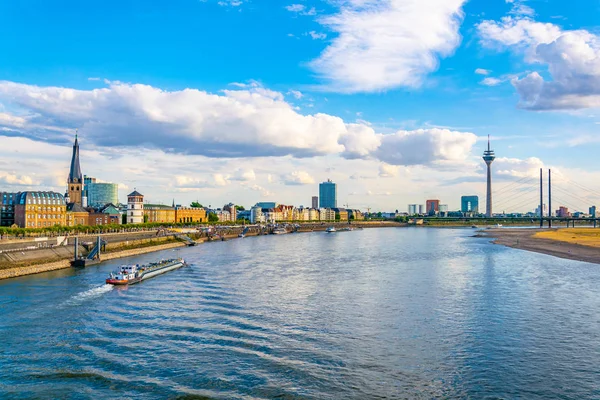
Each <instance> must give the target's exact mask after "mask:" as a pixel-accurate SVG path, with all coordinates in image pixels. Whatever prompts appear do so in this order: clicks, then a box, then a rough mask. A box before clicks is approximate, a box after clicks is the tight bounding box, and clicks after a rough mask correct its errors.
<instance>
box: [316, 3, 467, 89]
mask: <svg viewBox="0 0 600 400" xmlns="http://www.w3.org/2000/svg"><path fill="white" fill-rule="evenodd" d="M464 2H465V0H404V1H399V0H377V1H376V0H348V1H344V2H341V6H340V10H339V12H338V13H336V14H334V15H330V16H327V17H323V18H321V19H319V22H320V23H321V24H322V25H323V26H325V27H327V28H328V29H329V30H331V31H333V32H336V33H337V34H338V35H337V37H336V38H335V39H333V40H332V42H331V44H330V45H329V46H328V47H327V48H326V49H325V50H324V51H323V53H322V54H321V55H320V56H319V57H318V58H317V59H316V60H314V61H313V62H312V63H311V64H310V65H311V67H312V68H313V69H314V70H315V71H316V72H317V73H318V74H319V75H320V76H321V78H323V79H324V80H325V81H326V82H327V88H328V89H330V90H334V91H340V92H348V93H353V92H374V91H381V90H386V89H391V88H397V87H418V86H420V85H421V83H422V82H423V79H424V78H425V76H426V75H427V74H429V73H431V72H433V71H435V70H436V69H437V68H438V64H439V58H441V57H447V56H449V55H451V54H452V53H453V52H454V50H455V49H456V47H457V46H458V45H459V43H460V40H461V37H460V34H459V27H460V24H461V22H462V18H463V11H462V6H463V4H464ZM425 27H426V28H425Z"/></svg>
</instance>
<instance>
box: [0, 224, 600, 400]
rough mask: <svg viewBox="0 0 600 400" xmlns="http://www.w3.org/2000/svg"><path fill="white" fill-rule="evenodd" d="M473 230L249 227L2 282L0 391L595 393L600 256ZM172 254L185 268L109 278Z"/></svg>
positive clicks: (599, 394)
mask: <svg viewBox="0 0 600 400" xmlns="http://www.w3.org/2000/svg"><path fill="white" fill-rule="evenodd" d="M472 234H473V230H470V229H463V230H460V229H456V230H453V229H422V228H387V229H365V230H360V231H353V232H338V233H335V234H326V233H323V232H319V233H303V234H289V235H278V236H269V237H249V238H245V239H241V240H232V241H228V242H218V243H210V244H205V245H201V246H197V247H195V248H186V249H182V250H180V251H172V250H171V251H165V252H161V253H153V254H147V255H144V256H139V257H135V258H132V259H122V260H118V261H112V262H107V263H105V264H101V265H99V266H94V267H90V268H88V269H84V270H71V269H68V270H62V271H55V272H51V273H44V274H39V275H36V276H30V277H22V278H17V279H13V280H6V281H0V398H2V399H5V398H9V399H10V398H61V399H62V398H69V399H70V398H72V399H122V398H136V399H163V398H182V399H205V398H209V399H213V398H216V399H238V398H239V399H274V398H277V399H383V398H387V399H394V398H422V399H430V398H490V399H496V398H504V399H510V398H527V399H555V398H556V399H593V398H595V399H598V398H600V265H594V264H587V263H581V262H575V261H569V260H561V259H557V258H553V257H550V256H545V255H540V254H535V253H528V252H524V251H520V250H514V249H508V248H504V247H501V246H496V245H492V244H489V243H488V240H486V239H479V238H471V237H470V235H472ZM177 254H179V255H181V256H182V257H184V258H186V259H187V260H188V261H189V262H190V263H191V264H192V265H191V267H189V268H182V269H179V270H177V271H173V272H170V273H167V274H165V275H162V276H159V277H156V278H153V279H150V280H147V281H144V282H142V283H140V284H138V285H133V286H131V287H126V288H113V287H111V286H107V285H104V284H103V280H104V278H105V276H106V274H107V273H108V272H109V271H111V270H113V269H114V268H116V267H117V266H118V265H119V264H121V263H142V262H149V261H153V260H156V259H157V258H160V257H163V258H170V257H173V256H175V255H177Z"/></svg>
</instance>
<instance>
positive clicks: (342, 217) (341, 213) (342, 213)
mask: <svg viewBox="0 0 600 400" xmlns="http://www.w3.org/2000/svg"><path fill="white" fill-rule="evenodd" d="M332 210H333V212H335V216H334V218H335V219H336V220H339V221H348V210H346V209H345V208H338V207H336V208H333V209H332Z"/></svg>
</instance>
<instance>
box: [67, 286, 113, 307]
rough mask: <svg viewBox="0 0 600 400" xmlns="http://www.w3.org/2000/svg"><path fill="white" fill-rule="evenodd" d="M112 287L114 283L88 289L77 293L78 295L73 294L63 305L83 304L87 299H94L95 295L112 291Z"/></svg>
mask: <svg viewBox="0 0 600 400" xmlns="http://www.w3.org/2000/svg"><path fill="white" fill-rule="evenodd" d="M112 289H113V285H109V284H104V285H102V286H97V287H94V288H91V289H88V290H86V291H85V292H81V293H77V294H76V295H74V296H72V297H71V298H70V299H69V300H67V301H65V302H64V303H63V306H74V305H77V304H81V303H83V302H84V301H86V300H89V299H93V298H94V297H99V296H101V295H103V294H104V293H106V292H110V291H111V290H112Z"/></svg>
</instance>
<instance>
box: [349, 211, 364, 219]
mask: <svg viewBox="0 0 600 400" xmlns="http://www.w3.org/2000/svg"><path fill="white" fill-rule="evenodd" d="M348 219H351V220H354V221H362V220H364V219H365V216H364V215H363V213H362V212H361V211H360V210H348Z"/></svg>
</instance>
